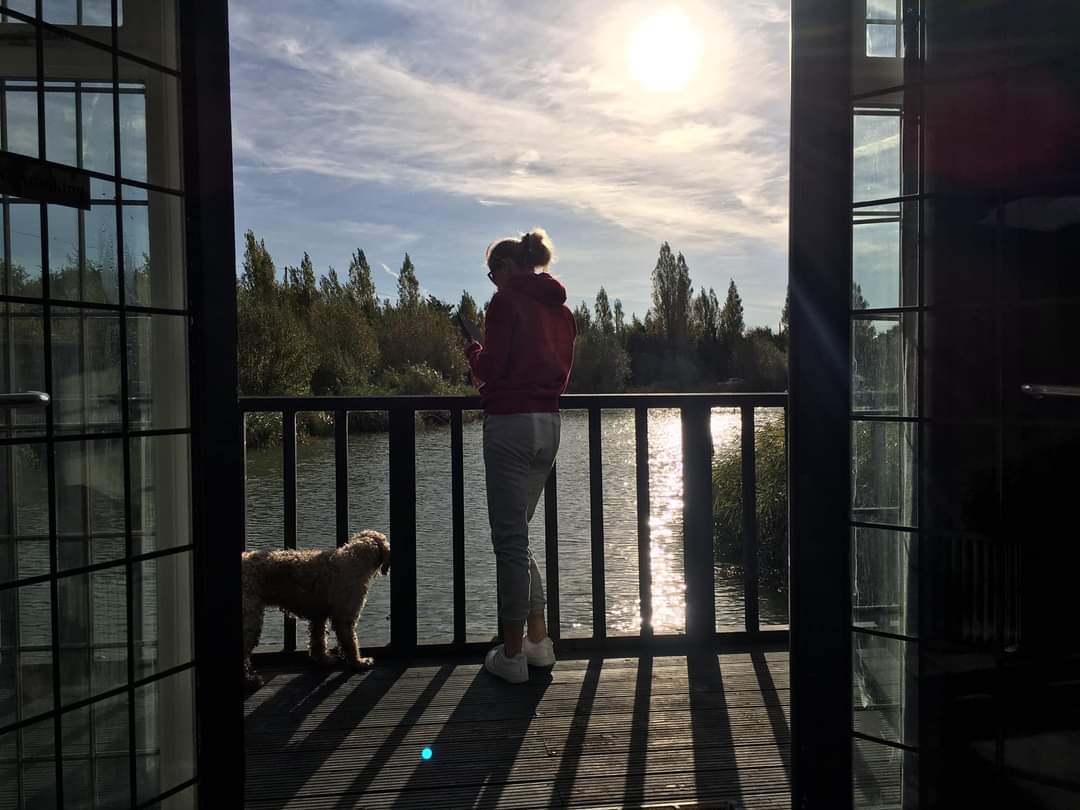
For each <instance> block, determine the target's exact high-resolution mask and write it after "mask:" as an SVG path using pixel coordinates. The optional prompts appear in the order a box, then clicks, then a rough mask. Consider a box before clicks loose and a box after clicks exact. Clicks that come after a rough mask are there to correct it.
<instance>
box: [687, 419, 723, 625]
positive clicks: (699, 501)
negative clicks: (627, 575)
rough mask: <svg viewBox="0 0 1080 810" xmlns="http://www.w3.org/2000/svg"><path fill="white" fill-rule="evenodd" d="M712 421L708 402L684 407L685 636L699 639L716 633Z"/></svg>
mask: <svg viewBox="0 0 1080 810" xmlns="http://www.w3.org/2000/svg"><path fill="white" fill-rule="evenodd" d="M711 420H712V411H711V409H710V408H709V407H708V406H707V405H699V404H697V403H695V404H693V405H687V406H684V407H683V409H682V442H683V445H682V452H683V566H684V570H685V576H686V635H687V636H688V637H690V638H692V639H695V640H699V641H704V640H706V639H709V638H711V637H712V636H713V635H715V633H716V604H715V600H716V597H715V582H714V577H713V517H712V515H713V509H712V456H713V446H712V425H711Z"/></svg>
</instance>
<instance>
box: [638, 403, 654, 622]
mask: <svg viewBox="0 0 1080 810" xmlns="http://www.w3.org/2000/svg"><path fill="white" fill-rule="evenodd" d="M634 450H635V455H636V465H637V533H638V594H639V596H640V600H641V601H640V606H641V635H642V636H643V637H644V636H651V635H652V634H653V626H652V532H651V529H650V527H649V518H650V512H651V507H650V504H649V411H648V409H647V408H644V407H638V408H636V409H635V410H634Z"/></svg>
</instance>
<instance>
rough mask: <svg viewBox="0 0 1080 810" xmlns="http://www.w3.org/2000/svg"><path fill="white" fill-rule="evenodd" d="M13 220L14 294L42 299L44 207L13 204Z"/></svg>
mask: <svg viewBox="0 0 1080 810" xmlns="http://www.w3.org/2000/svg"><path fill="white" fill-rule="evenodd" d="M8 216H9V218H10V220H11V268H10V280H11V287H10V289H11V291H12V292H13V293H18V294H19V295H32V296H40V295H41V206H40V205H38V204H37V203H12V204H11V205H9V206H8Z"/></svg>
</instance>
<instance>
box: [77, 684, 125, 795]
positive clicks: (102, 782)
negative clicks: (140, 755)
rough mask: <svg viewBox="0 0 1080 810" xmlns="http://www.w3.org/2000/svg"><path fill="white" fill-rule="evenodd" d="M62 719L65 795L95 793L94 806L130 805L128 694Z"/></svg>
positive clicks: (79, 710)
mask: <svg viewBox="0 0 1080 810" xmlns="http://www.w3.org/2000/svg"><path fill="white" fill-rule="evenodd" d="M61 722H62V723H63V726H62V728H63V739H64V795H65V797H67V796H80V797H91V796H93V797H94V803H93V805H92V806H93V807H127V806H128V805H129V804H130V794H131V782H130V768H129V762H130V754H129V751H128V698H127V695H126V694H122V695H117V696H116V697H111V698H106V699H105V700H102V701H99V702H97V703H94V704H93V705H91V706H87V707H85V708H82V709H76V710H75V711H73V712H68V713H65V714H64V716H63V718H62V720H61ZM91 786H93V787H91ZM80 806H82V805H80Z"/></svg>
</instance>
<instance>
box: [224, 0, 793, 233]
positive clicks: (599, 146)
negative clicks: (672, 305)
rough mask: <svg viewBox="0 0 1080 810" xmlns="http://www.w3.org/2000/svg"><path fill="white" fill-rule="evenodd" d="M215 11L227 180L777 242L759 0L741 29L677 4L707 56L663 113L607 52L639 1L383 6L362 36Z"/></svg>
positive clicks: (783, 128)
mask: <svg viewBox="0 0 1080 810" xmlns="http://www.w3.org/2000/svg"><path fill="white" fill-rule="evenodd" d="M232 5H233V8H234V10H233V12H232V21H231V27H232V35H233V45H234V49H235V51H236V52H237V53H238V54H239V55H240V58H239V59H234V64H235V65H236V67H235V70H234V74H235V75H234V82H233V98H234V122H235V124H234V127H235V131H236V138H235V143H236V144H237V153H236V154H237V161H238V164H239V165H241V166H244V167H250V168H252V169H256V170H258V171H261V172H268V173H274V174H278V173H305V174H310V175H316V176H320V177H324V178H334V179H336V180H344V181H351V182H355V183H373V184H380V185H385V186H388V187H393V188H400V189H406V190H413V191H417V192H436V193H440V194H446V195H452V196H458V197H462V198H467V199H471V200H473V201H474V202H476V203H478V204H479V205H481V206H485V207H494V206H505V205H528V206H530V207H536V206H555V207H558V208H560V209H562V210H568V211H570V212H574V213H576V215H578V216H582V217H588V218H594V219H598V220H600V221H603V222H606V223H610V224H614V225H616V226H618V227H620V228H622V229H625V230H626V231H628V232H632V233H634V234H639V235H644V236H647V237H649V238H650V239H653V240H654V241H660V240H663V239H669V240H672V241H679V242H680V243H681V244H685V245H690V246H694V245H700V246H708V247H712V248H714V249H718V250H723V249H725V248H731V247H732V246H733V245H735V244H737V243H739V244H741V243H743V242H745V241H747V240H749V241H751V242H760V243H762V244H766V245H769V246H770V247H773V248H776V247H779V246H782V245H783V244H784V243H785V242H786V234H787V223H786V193H787V187H786V173H787V104H786V92H787V88H786V58H787V50H786V48H787V31H786V28H785V27H783V26H778V25H773V24H772V22H773V17H774V16H775V14H774V12H775V9H776V7H777V4H776V3H768V2H760V3H753V4H751V5H750V6H748V9H749V11H747V12H746V13H747V18H746V20H745V22H746V26H748V27H746V30H745V31H744V30H743V28H741V27H740V25H741V22H742V21H740V20H739V19H736V18H735V16H734V15H735V14H738V13H741V12H739V11H738V9H737V7H736V8H735V9H734V10H732V9H727V10H725V11H724V12H723V13H721V12H720V11H718V10H717V9H715V8H713V7H712V5H705V4H698V5H695V4H694V3H691V2H688V3H686V4H684V5H685V7H686V10H687V13H688V14H690V15H691V16H692V18H693V19H695V20H697V21H700V24H701V26H702V30H703V31H704V32H705V34H706V36H707V38H708V41H709V42H710V48H709V53H710V54H712V55H711V56H709V57H708V60H711V61H708V60H707V63H706V65H705V71H704V73H703V76H702V77H701V78H700V79H699V80H698V82H696V83H695V85H694V86H693V87H691V88H690V89H689V90H688V91H687V93H686V94H684V95H678V94H676V95H673V96H672V97H659V96H655V95H650V94H647V93H645V92H644V91H642V90H641V89H640V88H638V87H636V86H634V85H633V84H632V83H631V82H630V80H629V79H628V78H627V71H626V69H625V64H624V60H623V57H622V52H621V50H620V47H621V42H622V40H620V39H619V37H620V36H623V33H622V32H623V31H624V30H625V29H626V28H627V26H629V25H631V24H632V23H634V22H635V21H636V20H637V19H639V18H640V16H641V14H642V13H643V10H644V9H645V8H647V7H648V4H645V3H641V2H628V3H623V4H621V5H620V6H617V7H615V8H614V9H613V10H611V11H606V12H605V13H603V14H597V12H596V11H595V7H592V6H588V4H570V3H555V4H553V5H552V6H550V7H548V6H545V9H544V13H543V14H542V15H541V14H539V13H538V12H516V11H515V12H513V13H510V11H509V10H508V8H507V7H506V6H505V4H502V3H495V2H475V3H468V4H458V3H454V4H435V5H430V4H426V3H423V4H422V3H418V2H413V1H412V0H383V2H379V3H372V4H368V5H369V6H370V9H371V10H372V13H373V14H374V13H375V12H379V13H383V14H389V15H394V16H393V18H392V19H393V20H394V21H395V22H394V25H389V24H388V25H387V27H386V29H385V30H384V31H383V32H379V31H378V29H375V31H374V33H370V32H369V31H368V30H367V29H364V28H362V27H361V26H360V24H359V22H355V21H353V18H356V20H359V19H362V18H364V17H365V15H364V14H362V13H357V14H354V15H349V19H347V20H346V19H334V20H333V21H332V22H329V21H324V20H322V19H319V18H315V17H309V16H308V15H304V14H302V13H300V12H299V10H298V9H297V8H296V7H295V6H294V5H293V4H286V3H284V2H281V1H280V0H267V2H265V3H260V4H259V6H257V7H256V6H255V4H254V2H253V0H238V2H236V3H234V4H232ZM713 5H714V4H713ZM585 6H587V7H585ZM530 14H534V15H535V16H529V15H530ZM724 14H727V15H728V16H727V17H725V16H723V15H724ZM350 24H351V25H352V26H353V27H350ZM736 29H738V31H739V34H740V36H736V35H735V33H734V32H735V30H736ZM773 29H776V30H775V31H774V30H773ZM522 31H526V32H528V36H523V35H522V33H521V32H522Z"/></svg>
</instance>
